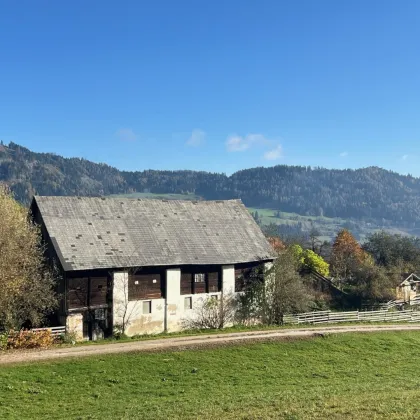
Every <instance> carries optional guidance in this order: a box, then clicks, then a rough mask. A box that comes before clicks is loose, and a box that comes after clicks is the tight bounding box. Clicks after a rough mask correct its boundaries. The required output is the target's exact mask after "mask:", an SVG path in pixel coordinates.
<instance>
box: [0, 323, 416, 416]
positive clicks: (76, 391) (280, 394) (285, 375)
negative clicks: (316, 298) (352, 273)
mask: <svg viewBox="0 0 420 420" xmlns="http://www.w3.org/2000/svg"><path fill="white" fill-rule="evenodd" d="M419 348H420V332H414V331H410V332H380V333H369V334H367V333H365V334H362V333H351V334H343V335H331V336H325V337H319V338H315V339H306V340H291V341H271V342H267V343H254V344H246V345H243V344H242V345H229V346H225V347H219V348H212V349H201V350H186V351H171V352H160V353H130V354H121V355H108V356H93V357H89V358H83V359H80V360H75V359H70V360H62V361H57V362H49V363H33V364H26V365H16V366H1V368H0V387H1V391H0V418H1V419H47V418H48V419H62V418H65V419H115V420H116V419H197V418H198V419H238V418H239V419H266V418H267V419H269V418H272V419H289V420H291V419H373V418H375V419H418V418H419V414H418V413H419V407H420V405H419V404H420V402H419V395H420V393H419V389H420V377H419V375H417V373H416V367H417V365H418V362H419V361H420V356H419V351H418V349H419Z"/></svg>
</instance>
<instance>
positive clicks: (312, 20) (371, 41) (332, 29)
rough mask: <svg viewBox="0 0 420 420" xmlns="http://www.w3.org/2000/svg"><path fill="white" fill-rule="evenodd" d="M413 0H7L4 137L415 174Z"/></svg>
mask: <svg viewBox="0 0 420 420" xmlns="http://www.w3.org/2000/svg"><path fill="white" fill-rule="evenodd" d="M419 17H420V2H419V1H417V0H412V1H408V0H363V1H360V0H351V1H347V0H331V1H327V0H316V1H315V0H289V1H281V0H270V1H269V0H252V1H251V0H213V1H204V0H189V1H185V0H177V1H173V0H166V1H162V0H153V1H152V0H148V1H146V0H137V1H124V0H123V1H119V2H117V1H107V0H102V1H93V0H90V1H80V0H72V1H67V2H65V1H52V0H51V1H42V0H36V1H33V0H21V1H19V2H16V1H15V0H7V1H5V0H0V62H1V65H0V139H3V141H4V142H9V141H14V142H16V143H19V144H21V145H24V146H26V147H29V148H31V149H33V150H35V151H40V152H55V153H57V154H62V155H64V156H68V157H70V156H78V157H84V158H86V159H90V160H93V161H96V162H106V163H108V164H111V165H113V166H116V167H118V168H120V169H128V170H136V169H138V170H142V169H148V168H153V169H198V170H207V171H216V172H225V173H232V172H234V171H236V170H239V169H243V168H248V167H255V166H269V165H275V164H293V165H311V166H325V167H330V168H331V167H336V168H345V167H350V168H357V167H365V166H371V165H377V166H381V167H385V168H387V169H392V170H395V171H398V172H402V173H411V174H413V175H416V176H420V167H419V165H418V164H417V162H418V160H419V157H420V123H419V122H420V54H419V42H420V25H419Z"/></svg>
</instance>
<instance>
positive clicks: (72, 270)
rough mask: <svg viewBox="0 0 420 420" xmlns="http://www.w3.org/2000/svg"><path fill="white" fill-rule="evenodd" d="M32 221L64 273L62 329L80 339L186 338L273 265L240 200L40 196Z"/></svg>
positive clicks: (265, 243) (270, 253)
mask: <svg viewBox="0 0 420 420" xmlns="http://www.w3.org/2000/svg"><path fill="white" fill-rule="evenodd" d="M31 214H32V217H33V219H34V221H35V222H36V223H38V224H39V225H40V227H41V232H42V237H43V240H44V242H45V244H46V252H47V256H48V258H49V260H50V261H52V262H55V263H56V265H57V267H58V269H59V271H60V273H61V276H60V281H59V284H58V292H59V293H60V296H61V304H60V308H59V310H58V311H57V314H56V322H57V323H58V324H61V325H63V324H64V325H66V327H67V330H68V331H71V332H73V333H74V334H75V335H76V336H77V338H78V339H95V338H98V337H104V336H108V335H110V334H112V332H113V331H114V330H115V328H117V327H118V328H120V329H121V327H122V326H123V327H124V328H123V329H124V330H125V333H126V334H127V335H131V336H132V335H136V334H152V333H160V332H164V331H168V332H172V331H179V330H180V329H181V328H182V322H183V319H185V318H186V317H190V316H193V310H194V308H195V307H196V306H197V305H199V304H200V302H202V301H203V300H204V299H207V298H216V299H218V298H220V297H221V296H223V295H227V294H231V293H237V292H239V291H240V287H241V284H242V282H241V281H240V279H242V278H243V276H244V273H248V272H250V270H252V268H255V267H265V268H268V267H269V266H270V264H271V262H272V260H273V258H274V256H273V249H272V247H271V246H270V244H269V243H268V241H267V239H266V238H265V237H264V235H263V233H262V232H261V230H260V228H259V226H258V225H257V224H256V223H255V221H254V219H253V218H252V216H251V215H250V214H249V212H248V210H247V209H246V208H245V206H244V205H243V204H242V202H241V201H240V200H227V201H182V200H150V199H126V198H101V197H39V196H37V197H34V199H33V201H32V204H31Z"/></svg>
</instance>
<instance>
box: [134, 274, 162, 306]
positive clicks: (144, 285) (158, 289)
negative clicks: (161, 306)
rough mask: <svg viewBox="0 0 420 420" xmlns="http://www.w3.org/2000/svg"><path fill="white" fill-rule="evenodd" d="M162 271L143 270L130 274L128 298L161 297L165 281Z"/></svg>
mask: <svg viewBox="0 0 420 420" xmlns="http://www.w3.org/2000/svg"><path fill="white" fill-rule="evenodd" d="M162 277H163V276H162V275H161V273H160V272H157V271H155V272H153V271H149V272H146V271H144V272H143V271H141V272H139V273H138V274H134V275H129V276H128V300H130V301H132V300H143V299H160V298H161V297H162V296H163V283H164V280H163V279H162Z"/></svg>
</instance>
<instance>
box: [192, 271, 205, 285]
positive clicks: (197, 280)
mask: <svg viewBox="0 0 420 420" xmlns="http://www.w3.org/2000/svg"><path fill="white" fill-rule="evenodd" d="M205 281H206V275H205V274H204V273H197V274H194V283H204V282H205Z"/></svg>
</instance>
